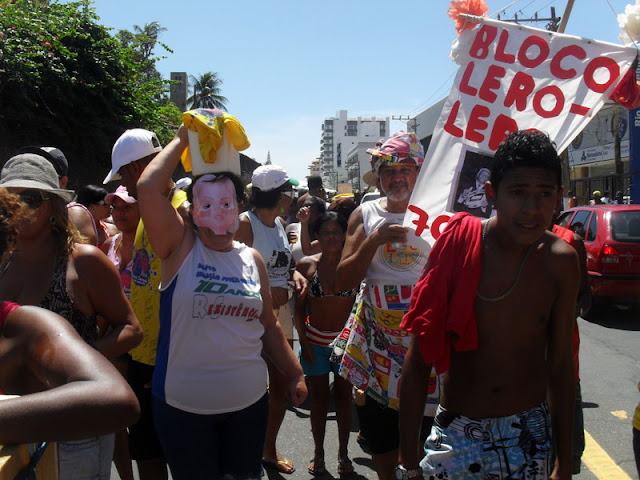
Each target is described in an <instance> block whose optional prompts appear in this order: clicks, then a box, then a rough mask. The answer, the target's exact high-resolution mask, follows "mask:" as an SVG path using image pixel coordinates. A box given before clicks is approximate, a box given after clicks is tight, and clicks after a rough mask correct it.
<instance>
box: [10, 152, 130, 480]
mask: <svg viewBox="0 0 640 480" xmlns="http://www.w3.org/2000/svg"><path fill="white" fill-rule="evenodd" d="M0 188H4V189H6V190H8V191H10V192H12V193H15V194H17V195H18V197H19V198H20V201H21V202H22V203H24V204H25V205H26V207H27V208H28V215H27V218H26V219H25V220H24V221H23V222H21V223H20V224H19V226H18V233H17V242H16V248H15V250H14V251H13V252H12V253H11V254H9V256H8V257H7V258H6V259H5V262H4V264H3V266H2V267H1V268H0V298H2V299H3V300H8V301H12V302H15V303H17V304H20V305H36V306H40V307H43V308H46V309H47V310H51V311H52V312H55V313H57V314H59V315H60V316H62V317H63V318H65V319H66V320H67V321H69V322H70V323H71V325H73V327H74V328H75V329H76V331H77V332H78V333H79V334H80V336H81V337H82V338H83V339H84V340H85V341H86V342H87V343H88V344H90V345H92V346H93V347H94V348H96V349H97V350H98V351H100V352H101V353H102V354H103V355H105V356H106V357H108V358H109V357H115V356H118V355H120V354H123V353H126V352H128V351H129V350H130V349H132V348H133V347H135V346H136V345H137V344H138V343H140V341H141V340H142V330H141V328H140V324H139V323H138V321H137V319H136V317H135V315H134V313H133V311H132V310H131V306H130V304H129V302H128V301H127V299H126V297H125V295H124V292H123V291H122V287H121V286H120V276H119V275H118V271H117V270H116V268H115V267H114V266H113V264H112V263H111V262H110V261H109V259H108V258H107V257H106V256H105V255H104V254H103V253H102V252H101V251H100V250H98V249H97V248H95V247H93V246H91V245H85V244H81V243H78V239H79V236H78V234H77V231H76V230H75V227H73V225H72V224H71V223H70V222H69V217H68V213H67V207H66V205H67V203H68V202H70V201H71V200H72V199H73V196H74V194H73V192H72V191H70V190H62V189H60V188H59V187H58V177H57V175H56V171H55V170H54V168H53V166H52V165H51V164H50V163H49V162H48V161H47V160H46V159H45V158H43V157H41V156H39V155H36V154H31V153H24V154H20V155H16V156H15V157H13V158H11V159H9V161H7V163H6V164H5V165H4V167H3V169H2V172H1V173H0ZM98 316H100V317H102V318H104V320H105V322H106V325H107V327H106V328H107V332H106V333H105V334H104V335H99V332H98V326H97V318H98ZM58 450H59V465H60V478H65V479H71V480H73V479H76V478H87V477H88V476H90V475H94V476H93V477H92V478H100V479H102V478H105V479H108V478H109V476H110V470H111V456H112V450H113V436H112V435H108V436H102V437H95V438H91V439H87V440H83V441H79V442H73V443H61V444H59V446H58ZM96 453H97V454H96ZM92 459H95V460H94V461H92ZM100 459H104V461H103V462H102V464H100V463H101V462H100ZM107 460H108V462H107Z"/></svg>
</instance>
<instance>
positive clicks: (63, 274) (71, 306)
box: [39, 255, 98, 345]
mask: <svg viewBox="0 0 640 480" xmlns="http://www.w3.org/2000/svg"><path fill="white" fill-rule="evenodd" d="M68 260H69V257H68V255H61V256H58V257H57V258H56V263H55V266H54V270H53V279H52V280H51V285H50V286H49V291H47V294H46V295H45V297H44V298H43V299H42V302H40V305H39V306H40V307H42V308H46V309H47V310H50V311H52V312H54V313H57V314H58V315H60V316H61V317H62V318H64V319H65V320H67V321H68V322H69V323H70V324H71V325H73V328H75V329H76V332H78V334H79V335H80V337H82V339H83V340H84V341H85V342H87V343H88V344H89V345H93V344H94V343H95V341H96V340H97V339H98V322H97V316H96V315H87V314H86V313H83V312H81V311H80V310H78V307H76V304H75V303H74V302H73V300H72V299H71V297H70V296H69V292H68V291H67V263H68Z"/></svg>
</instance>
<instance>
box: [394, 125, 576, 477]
mask: <svg viewBox="0 0 640 480" xmlns="http://www.w3.org/2000/svg"><path fill="white" fill-rule="evenodd" d="M560 185H561V162H560V159H559V158H558V156H557V153H556V151H555V148H554V147H553V145H552V143H551V141H550V140H549V138H548V137H547V136H545V135H543V134H541V133H540V132H523V131H520V132H515V133H513V134H511V135H510V136H509V137H508V138H507V139H506V141H505V142H504V143H503V144H502V145H501V146H500V147H499V148H498V150H497V152H496V155H495V158H494V165H493V168H492V172H491V179H490V182H488V183H487V186H486V192H487V197H488V198H489V200H490V201H491V202H492V203H493V205H494V208H495V210H496V216H495V217H493V218H491V219H490V220H488V221H484V222H482V224H481V223H480V220H479V219H477V218H474V217H472V216H469V215H468V214H458V215H456V216H454V217H453V218H452V219H451V221H450V222H449V225H448V227H447V229H446V230H445V233H443V235H442V236H441V237H440V239H439V240H438V242H437V243H436V244H435V246H434V249H433V250H432V252H431V255H430V258H429V261H428V263H427V267H426V269H425V272H424V273H423V276H422V278H421V279H420V281H419V283H418V285H416V290H415V292H414V296H413V299H412V305H411V309H410V311H409V313H408V314H407V315H406V316H405V318H404V321H403V326H404V327H405V328H406V329H407V330H409V331H410V332H411V333H412V334H413V335H415V336H414V337H413V340H412V343H411V347H410V348H409V351H408V352H407V355H406V357H405V362H404V367H403V370H402V379H401V393H400V432H401V434H400V438H401V443H400V462H401V465H400V466H399V467H398V469H397V470H396V473H397V475H396V476H397V478H398V479H402V478H405V479H407V478H420V477H421V476H422V475H424V478H428V479H435V478H444V477H443V475H444V476H445V477H446V478H452V479H453V478H455V479H484V478H488V477H489V476H491V477H492V478H494V476H495V478H510V479H516V478H517V479H520V478H523V479H524V478H527V479H545V480H546V479H549V478H551V479H555V480H557V479H569V478H570V477H571V427H572V419H573V406H574V389H575V379H574V372H573V369H574V368H573V358H572V351H573V350H572V333H573V322H574V315H575V301H576V297H577V293H578V287H579V281H580V274H579V271H580V270H579V265H578V258H577V254H576V252H575V250H574V249H573V248H572V247H570V246H569V245H568V244H567V243H566V242H564V241H562V240H561V239H559V238H558V237H556V236H555V235H553V234H551V233H550V232H548V231H547V228H548V226H549V224H550V222H551V220H552V217H553V214H554V210H555V209H556V207H557V205H558V201H559V200H560V199H561V197H562V188H561V186H560ZM460 252H463V254H461V253H460ZM462 272H464V273H462ZM461 273H462V274H461ZM442 282H444V283H445V285H443V283H442ZM442 298H445V299H446V298H449V299H450V300H449V302H444V303H443V302H442ZM432 365H433V366H435V368H436V371H438V372H445V371H446V373H445V374H444V375H443V379H442V380H443V383H442V391H441V397H440V406H439V407H438V412H437V415H436V418H435V422H434V426H433V428H432V430H431V434H430V435H429V437H428V439H427V441H426V442H425V453H426V456H425V457H424V459H423V460H422V462H420V466H421V467H422V468H421V469H420V467H419V463H418V460H419V457H418V452H417V451H416V449H415V444H416V441H417V438H418V428H419V425H420V422H419V421H420V418H421V416H422V409H423V407H424V397H425V391H426V388H427V379H428V376H429V373H430V372H431V368H432ZM547 400H548V405H547ZM552 432H553V437H552ZM554 446H555V452H554V451H553V450H554ZM554 455H555V465H552V463H551V462H552V459H553V458H554Z"/></svg>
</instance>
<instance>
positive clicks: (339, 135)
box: [320, 110, 390, 190]
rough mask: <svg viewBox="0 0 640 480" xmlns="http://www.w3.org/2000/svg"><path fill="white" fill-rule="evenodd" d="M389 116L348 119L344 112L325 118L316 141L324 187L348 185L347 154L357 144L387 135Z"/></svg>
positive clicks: (335, 188) (336, 187)
mask: <svg viewBox="0 0 640 480" xmlns="http://www.w3.org/2000/svg"><path fill="white" fill-rule="evenodd" d="M389 122H390V121H389V117H386V118H377V117H369V118H363V117H356V118H349V117H348V114H347V111H346V110H340V111H339V112H338V113H337V115H336V116H335V117H328V118H325V120H324V122H323V124H322V137H321V139H320V163H321V166H322V176H323V178H324V182H325V185H328V186H329V188H331V189H333V190H338V185H339V184H344V183H351V182H349V178H350V177H349V176H350V175H351V173H350V172H349V167H348V165H347V160H348V158H347V155H348V153H349V152H351V150H352V149H353V148H354V147H355V146H357V145H358V144H359V143H371V142H373V144H374V145H375V143H376V142H377V141H378V140H379V139H380V138H386V137H387V136H389Z"/></svg>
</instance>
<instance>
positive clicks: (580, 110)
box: [569, 103, 590, 117]
mask: <svg viewBox="0 0 640 480" xmlns="http://www.w3.org/2000/svg"><path fill="white" fill-rule="evenodd" d="M589 110H590V108H589V107H585V106H584V105H578V104H577V103H572V104H571V106H570V107H569V112H571V113H574V114H576V115H582V116H583V117H584V116H585V115H586V114H587V113H589Z"/></svg>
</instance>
